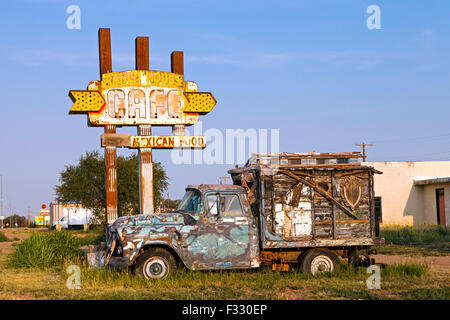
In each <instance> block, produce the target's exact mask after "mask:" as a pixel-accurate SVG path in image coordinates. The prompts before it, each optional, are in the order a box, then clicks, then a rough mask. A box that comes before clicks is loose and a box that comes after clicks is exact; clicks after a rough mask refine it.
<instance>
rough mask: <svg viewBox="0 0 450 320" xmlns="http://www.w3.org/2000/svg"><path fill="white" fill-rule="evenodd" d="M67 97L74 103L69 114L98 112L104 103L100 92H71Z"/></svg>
mask: <svg viewBox="0 0 450 320" xmlns="http://www.w3.org/2000/svg"><path fill="white" fill-rule="evenodd" d="M69 96H70V98H71V99H72V102H74V104H73V106H72V108H70V111H69V113H77V112H81V113H86V112H98V111H100V110H101V109H102V108H103V106H104V105H105V103H106V102H105V99H104V98H103V96H102V94H101V93H100V91H89V90H71V91H69Z"/></svg>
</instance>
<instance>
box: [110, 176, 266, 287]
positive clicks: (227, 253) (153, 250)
mask: <svg viewBox="0 0 450 320" xmlns="http://www.w3.org/2000/svg"><path fill="white" fill-rule="evenodd" d="M107 246H108V252H109V255H108V257H107V263H109V264H110V265H112V266H118V267H127V266H132V265H133V266H134V267H135V268H136V270H137V272H138V273H140V274H141V275H142V276H144V277H145V278H147V279H150V278H159V277H165V276H167V275H168V274H170V273H171V272H172V271H174V270H175V268H176V264H177V262H182V263H183V264H184V265H185V266H186V267H187V268H189V269H191V270H202V269H203V270H210V269H248V268H256V267H259V237H258V224H257V221H256V218H255V217H253V215H252V213H251V209H250V205H249V202H248V198H247V194H246V191H245V189H244V188H243V187H241V186H235V185H198V186H188V187H187V188H186V193H185V195H184V197H183V198H182V200H181V202H180V204H179V206H178V208H177V210H175V211H172V212H168V213H158V214H155V215H138V216H129V217H122V218H119V219H118V220H117V221H116V222H115V223H114V224H113V225H111V226H109V227H108V230H107Z"/></svg>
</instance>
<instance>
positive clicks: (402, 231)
mask: <svg viewBox="0 0 450 320" xmlns="http://www.w3.org/2000/svg"><path fill="white" fill-rule="evenodd" d="M380 235H381V237H383V238H385V240H386V244H398V245H420V244H427V243H437V242H450V228H448V227H445V226H437V225H436V226H435V225H422V226H414V227H398V226H389V227H383V228H382V229H381V231H380Z"/></svg>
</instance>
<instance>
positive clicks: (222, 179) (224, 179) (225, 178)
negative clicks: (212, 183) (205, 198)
mask: <svg viewBox="0 0 450 320" xmlns="http://www.w3.org/2000/svg"><path fill="white" fill-rule="evenodd" d="M227 179H228V177H227V176H225V177H219V179H217V180H218V181H219V184H222V181H223V182H224V183H223V184H227Z"/></svg>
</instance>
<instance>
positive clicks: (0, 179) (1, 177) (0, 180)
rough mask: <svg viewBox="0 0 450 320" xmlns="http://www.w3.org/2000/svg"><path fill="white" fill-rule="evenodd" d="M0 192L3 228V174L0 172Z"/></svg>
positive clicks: (0, 217) (0, 218)
mask: <svg viewBox="0 0 450 320" xmlns="http://www.w3.org/2000/svg"><path fill="white" fill-rule="evenodd" d="M0 193H1V199H2V200H1V202H2V215H1V216H0V220H1V221H0V223H1V228H2V229H3V219H4V216H3V176H2V175H1V174H0Z"/></svg>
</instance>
